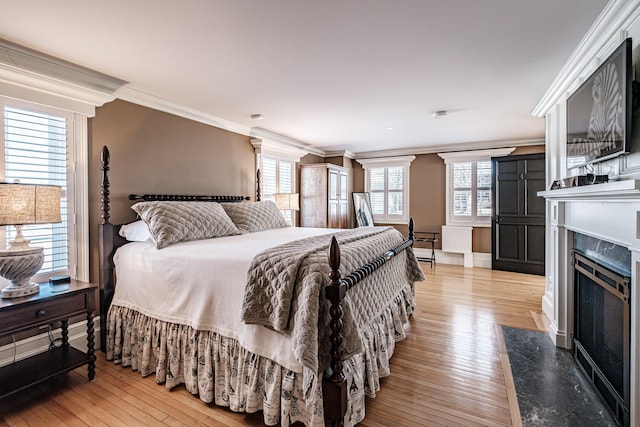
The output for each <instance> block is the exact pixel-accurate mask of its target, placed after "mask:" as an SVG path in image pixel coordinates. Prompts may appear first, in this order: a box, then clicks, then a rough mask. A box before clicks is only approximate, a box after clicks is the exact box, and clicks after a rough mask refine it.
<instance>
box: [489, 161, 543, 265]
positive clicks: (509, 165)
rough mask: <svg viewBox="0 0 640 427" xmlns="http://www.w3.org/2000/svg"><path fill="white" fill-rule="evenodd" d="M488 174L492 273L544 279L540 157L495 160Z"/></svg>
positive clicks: (541, 169)
mask: <svg viewBox="0 0 640 427" xmlns="http://www.w3.org/2000/svg"><path fill="white" fill-rule="evenodd" d="M492 173H493V183H492V186H491V191H492V198H493V208H492V209H493V212H492V222H491V228H492V236H491V249H492V250H491V252H492V263H491V267H492V269H494V270H506V271H514V272H519V273H530V274H539V275H544V258H545V256H544V239H545V232H544V231H545V202H544V199H543V198H542V197H538V195H537V192H538V191H544V189H545V156H544V154H528V155H522V156H507V157H500V158H495V159H493V170H492Z"/></svg>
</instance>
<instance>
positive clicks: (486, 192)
mask: <svg viewBox="0 0 640 427" xmlns="http://www.w3.org/2000/svg"><path fill="white" fill-rule="evenodd" d="M511 151H513V148H507V149H497V150H481V151H466V152H454V153H438V155H439V156H440V157H441V158H443V159H444V161H445V164H446V167H447V225H471V226H478V227H490V226H491V208H492V201H491V157H499V156H505V155H507V154H509V153H510V152H511Z"/></svg>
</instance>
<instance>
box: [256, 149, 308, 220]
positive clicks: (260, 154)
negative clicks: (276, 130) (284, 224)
mask: <svg viewBox="0 0 640 427" xmlns="http://www.w3.org/2000/svg"><path fill="white" fill-rule="evenodd" d="M251 145H252V146H253V150H254V152H255V154H256V172H257V171H258V170H260V171H262V169H263V168H262V159H263V158H268V159H271V160H275V161H276V170H278V168H279V162H280V161H285V162H291V192H292V193H297V192H298V180H297V177H298V172H297V170H298V163H299V162H300V159H301V158H302V156H304V155H306V154H308V153H309V152H308V151H307V150H304V149H301V148H296V147H292V146H290V145H287V144H284V143H281V142H278V141H273V140H270V139H262V138H254V139H252V140H251ZM276 185H278V184H277V183H276ZM263 188H264V187H263V186H262V182H261V183H260V189H261V194H260V196H261V200H265V199H264V197H263V196H265V193H262V191H263ZM291 222H292V225H293V226H295V225H296V224H298V211H291Z"/></svg>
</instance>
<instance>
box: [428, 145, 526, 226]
mask: <svg viewBox="0 0 640 427" xmlns="http://www.w3.org/2000/svg"><path fill="white" fill-rule="evenodd" d="M513 150H515V147H508V148H497V149H489V150H475V151H456V152H450V153H438V156H439V157H440V158H441V159H443V160H444V163H445V165H446V179H445V180H446V191H445V193H446V221H447V224H446V225H458V226H472V227H491V217H490V216H489V217H481V218H478V217H477V216H476V212H472V215H471V216H470V217H469V219H468V220H466V219H462V217H460V216H455V215H453V167H452V165H453V164H454V163H468V162H472V163H474V166H473V171H474V176H473V187H472V192H473V198H474V200H475V199H476V198H477V186H476V180H477V177H476V176H475V172H476V166H475V163H477V162H481V161H487V160H491V158H492V157H503V156H507V155H509V154H511V152H513ZM492 203H493V201H492ZM474 206H475V203H474Z"/></svg>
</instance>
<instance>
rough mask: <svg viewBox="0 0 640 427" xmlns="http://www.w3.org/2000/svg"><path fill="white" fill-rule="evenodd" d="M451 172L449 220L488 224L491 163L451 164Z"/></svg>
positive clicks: (486, 161)
mask: <svg viewBox="0 0 640 427" xmlns="http://www.w3.org/2000/svg"><path fill="white" fill-rule="evenodd" d="M451 170H452V173H451V176H450V180H451V181H452V182H451V184H450V191H451V201H452V212H451V219H452V220H453V221H454V222H468V223H480V222H488V221H489V220H490V218H491V161H490V160H483V161H471V162H457V163H452V164H451Z"/></svg>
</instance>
